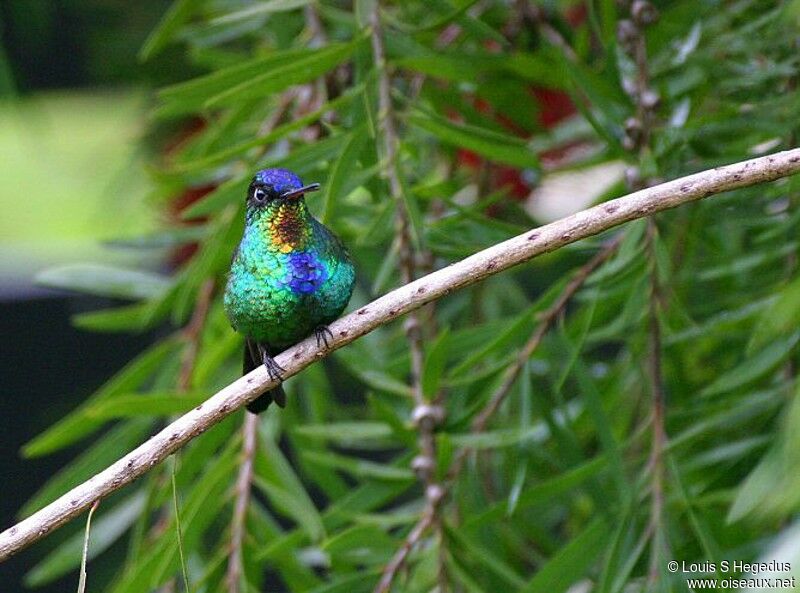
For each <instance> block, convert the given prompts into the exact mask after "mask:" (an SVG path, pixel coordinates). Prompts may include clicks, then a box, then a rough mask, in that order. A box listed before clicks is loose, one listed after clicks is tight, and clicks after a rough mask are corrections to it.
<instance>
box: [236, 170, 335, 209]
mask: <svg viewBox="0 0 800 593" xmlns="http://www.w3.org/2000/svg"><path fill="white" fill-rule="evenodd" d="M318 189H319V183H311V184H309V185H303V182H302V181H300V178H299V177H298V176H297V175H295V174H294V173H292V172H291V171H289V170H288V169H263V170H261V171H259V172H258V173H256V174H255V176H254V177H253V181H252V182H251V183H250V187H249V188H248V189H247V209H248V210H262V209H272V208H274V207H276V206H282V205H286V204H289V203H292V202H302V201H303V196H304V195H305V193H306V192H311V191H317V190H318Z"/></svg>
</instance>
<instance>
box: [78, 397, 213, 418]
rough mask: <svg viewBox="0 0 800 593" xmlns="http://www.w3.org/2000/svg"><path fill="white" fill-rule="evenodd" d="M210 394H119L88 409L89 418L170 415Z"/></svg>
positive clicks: (187, 408)
mask: <svg viewBox="0 0 800 593" xmlns="http://www.w3.org/2000/svg"><path fill="white" fill-rule="evenodd" d="M208 396H209V393H208V392H206V391H196V392H193V393H178V392H165V393H154V392H150V393H147V394H142V395H137V394H132V395H124V394H123V395H118V396H116V397H115V398H114V399H112V400H106V401H102V402H99V403H97V404H94V405H90V406H89V407H88V408H87V409H86V416H87V417H88V418H97V419H100V420H111V419H114V418H130V417H135V416H169V415H172V414H184V413H185V412H187V411H189V410H190V409H191V408H193V407H195V406H196V405H198V404H201V403H203V401H205V399H206V398H207V397H208Z"/></svg>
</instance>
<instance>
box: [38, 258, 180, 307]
mask: <svg viewBox="0 0 800 593" xmlns="http://www.w3.org/2000/svg"><path fill="white" fill-rule="evenodd" d="M36 282H38V283H40V284H44V285H45V286H50V287H52V288H63V289H67V290H77V291H79V292H83V293H88V294H95V295H98V296H103V297H111V298H117V299H132V300H139V299H149V298H155V297H158V296H160V295H161V294H162V293H163V292H164V291H166V290H167V288H168V287H169V286H170V284H171V280H170V279H169V278H167V277H165V276H161V275H159V274H154V273H152V272H144V271H141V270H127V269H123V268H117V267H114V266H107V265H100V264H69V265H65V266H60V267H58V268H50V269H49V270H45V271H44V272H40V273H39V274H37V275H36Z"/></svg>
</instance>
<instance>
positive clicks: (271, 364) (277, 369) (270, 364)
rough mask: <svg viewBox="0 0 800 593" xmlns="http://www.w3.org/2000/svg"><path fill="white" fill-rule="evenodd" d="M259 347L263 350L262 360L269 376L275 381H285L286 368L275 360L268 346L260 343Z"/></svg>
mask: <svg viewBox="0 0 800 593" xmlns="http://www.w3.org/2000/svg"><path fill="white" fill-rule="evenodd" d="M259 349H260V350H261V361H262V362H263V363H264V368H265V369H267V375H269V378H270V379H272V380H273V381H283V373H285V372H286V369H285V368H283V367H282V366H281V365H279V364H278V363H277V362H275V359H274V358H272V356H271V355H270V353H269V351H267V349H266V348H264V347H263V346H260V345H259Z"/></svg>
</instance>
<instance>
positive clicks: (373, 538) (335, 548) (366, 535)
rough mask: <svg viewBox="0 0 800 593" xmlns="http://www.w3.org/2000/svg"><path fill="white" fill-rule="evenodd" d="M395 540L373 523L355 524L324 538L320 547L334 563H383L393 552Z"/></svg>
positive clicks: (368, 564)
mask: <svg viewBox="0 0 800 593" xmlns="http://www.w3.org/2000/svg"><path fill="white" fill-rule="evenodd" d="M396 547H397V544H396V542H395V541H394V539H393V538H391V537H389V536H388V535H386V533H385V532H384V531H383V530H382V529H379V528H378V527H376V526H375V525H356V526H353V527H350V528H348V529H345V530H344V531H341V532H339V533H337V534H336V535H334V536H333V537H331V538H330V539H328V540H326V541H325V542H323V544H322V549H323V550H324V551H326V552H327V553H328V554H330V556H331V559H332V561H333V563H334V565H338V564H339V563H341V562H346V563H348V564H353V565H366V566H370V565H374V564H380V565H382V564H385V563H386V562H387V561H388V560H389V559H390V558H391V557H392V555H393V554H394V552H395V548H396Z"/></svg>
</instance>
